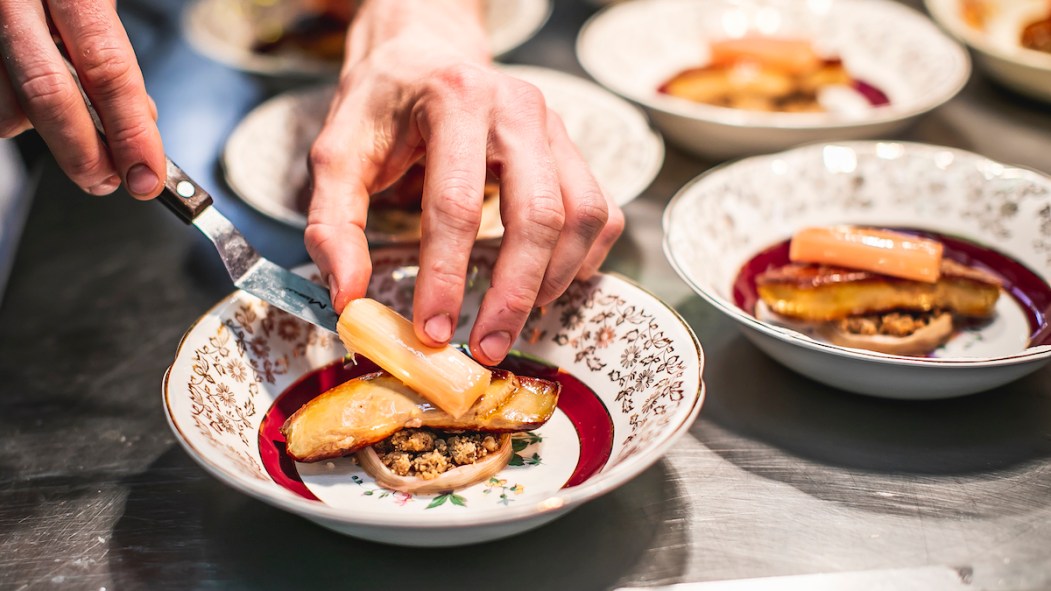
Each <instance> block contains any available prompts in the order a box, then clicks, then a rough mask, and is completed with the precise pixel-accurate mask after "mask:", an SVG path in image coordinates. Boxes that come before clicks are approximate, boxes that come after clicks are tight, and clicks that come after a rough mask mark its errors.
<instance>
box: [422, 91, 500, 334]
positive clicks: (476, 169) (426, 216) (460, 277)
mask: <svg viewBox="0 0 1051 591" xmlns="http://www.w3.org/2000/svg"><path fill="white" fill-rule="evenodd" d="M470 102H472V103H473V101H470ZM421 127H422V128H423V129H422V133H423V136H424V137H426V138H427V152H428V157H427V168H426V176H425V178H424V189H423V204H422V205H423V214H422V215H423V217H422V224H421V230H422V231H421V244H420V272H419V275H418V277H417V279H416V291H415V296H414V301H413V320H414V324H415V327H416V334H417V336H418V337H419V338H420V340H422V341H423V342H424V343H426V344H428V345H432V346H438V345H444V344H446V343H448V342H449V339H451V338H452V333H453V330H454V329H455V327H456V322H455V319H456V318H459V316H460V306H461V304H462V303H463V292H464V278H465V276H466V274H467V265H468V262H469V260H470V257H471V248H472V246H473V245H474V241H475V237H476V236H477V235H478V227H479V224H480V223H481V215H482V200H483V188H484V185H485V175H486V164H485V162H486V154H485V152H486V144H487V137H488V134H489V129H488V125H486V122H485V120H484V119H483V118H482V117H479V116H478V114H477V113H475V112H471V110H469V109H463V108H456V109H453V110H446V109H445V108H444V106H435V108H434V110H432V111H430V112H424V113H423V114H421Z"/></svg>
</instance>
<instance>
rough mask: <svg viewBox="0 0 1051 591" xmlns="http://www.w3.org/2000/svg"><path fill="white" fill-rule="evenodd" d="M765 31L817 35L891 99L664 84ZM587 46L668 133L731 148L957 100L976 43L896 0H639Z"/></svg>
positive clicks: (826, 49) (747, 150) (583, 49)
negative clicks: (748, 101) (712, 100)
mask: <svg viewBox="0 0 1051 591" xmlns="http://www.w3.org/2000/svg"><path fill="white" fill-rule="evenodd" d="M745 34H762V35H770V36H780V37H795V38H804V39H811V40H813V42H814V44H815V47H816V48H817V49H818V50H819V51H820V52H822V53H823V54H827V55H835V56H839V57H840V58H842V60H843V63H844V65H845V66H846V68H847V70H848V71H849V72H850V73H851V75H852V76H853V77H854V78H855V79H858V80H861V81H864V82H866V83H868V84H870V85H872V86H875V87H876V88H878V89H880V90H881V91H883V92H884V93H885V94H886V95H887V97H888V98H889V99H890V104H889V105H885V106H880V107H872V108H867V109H861V110H855V111H852V112H840V113H832V112H828V113H769V112H758V111H746V110H742V109H733V108H726V107H717V106H712V105H705V104H699V103H695V102H692V101H688V100H685V99H681V98H677V97H672V96H668V95H665V94H662V93H660V92H659V91H658V88H659V87H660V86H661V85H662V84H663V83H664V82H666V81H667V80H668V79H670V78H671V77H672V76H674V75H676V74H678V73H679V72H681V71H683V70H685V69H687V68H691V67H698V66H701V65H704V63H705V62H706V61H707V60H708V52H709V50H708V48H709V44H710V43H711V42H712V41H716V40H720V39H725V38H732V37H740V36H743V35H745ZM577 56H578V59H579V60H580V63H581V64H582V65H583V67H584V69H585V70H587V72H588V73H589V74H590V75H591V76H592V77H594V78H595V79H596V80H597V81H598V82H599V83H601V84H603V85H605V86H606V87H608V88H610V89H612V90H613V91H614V92H617V93H619V94H621V95H623V96H625V97H627V98H629V99H631V100H634V101H636V102H638V103H639V104H641V105H643V106H645V107H646V108H647V109H648V110H649V112H650V114H651V116H652V117H653V119H654V121H655V123H656V124H657V126H658V127H659V128H660V129H661V131H662V132H663V133H664V135H665V137H666V138H668V139H669V140H670V141H672V142H674V143H676V144H678V145H680V146H682V147H683V148H685V149H687V150H690V151H692V152H694V153H696V154H698V155H700V156H703V157H710V158H720V159H721V158H728V157H733V156H740V155H747V154H757V153H763V152H769V151H774V150H779V149H784V148H786V147H789V146H793V145H798V144H801V143H808V142H814V141H822V140H844V139H861V138H873V137H882V136H886V135H888V134H891V133H893V132H894V131H896V130H898V129H900V128H902V127H904V126H905V125H906V124H908V123H909V122H910V121H911V120H913V119H914V118H915V117H917V116H919V115H921V114H923V113H926V112H927V111H929V110H931V109H933V108H935V107H937V106H939V105H941V104H942V103H944V102H946V101H948V100H949V99H951V98H952V97H953V96H955V95H956V93H957V92H959V90H960V89H961V88H962V87H963V85H964V84H965V83H966V82H967V79H968V77H969V75H970V60H969V58H968V56H967V52H966V51H964V49H963V48H962V47H960V46H959V45H958V44H957V43H956V42H954V41H953V40H951V39H950V38H949V37H947V36H946V35H944V34H943V33H942V32H941V31H939V30H938V28H937V27H936V26H935V25H934V24H933V23H931V22H930V21H929V20H928V19H927V18H926V17H924V16H923V15H922V14H920V13H918V12H916V11H915V10H912V9H910V8H907V7H905V6H902V5H900V4H898V3H896V2H891V1H889V0H834V1H833V0H810V1H808V2H794V3H786V2H738V1H732V0H633V1H631V2H625V3H623V4H617V5H614V6H610V7H608V8H606V9H604V10H602V11H601V12H599V13H598V14H597V15H595V16H594V17H592V19H591V20H590V21H588V23H587V24H585V26H584V28H583V29H582V30H581V32H580V35H579V37H578V39H577Z"/></svg>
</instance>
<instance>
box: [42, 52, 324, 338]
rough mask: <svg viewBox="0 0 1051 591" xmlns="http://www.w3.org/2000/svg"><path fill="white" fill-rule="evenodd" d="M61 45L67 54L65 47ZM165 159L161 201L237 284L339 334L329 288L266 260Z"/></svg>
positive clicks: (100, 130)
mask: <svg viewBox="0 0 1051 591" xmlns="http://www.w3.org/2000/svg"><path fill="white" fill-rule="evenodd" d="M61 49H62V51H63V53H64V52H65V50H64V48H61ZM64 57H65V56H64ZM66 67H67V68H68V69H69V71H70V73H71V74H72V75H73V80H75V81H76V83H77V86H78V87H79V88H80V94H81V96H82V97H83V99H84V104H85V105H86V106H87V108H88V112H89V113H90V114H91V119H92V121H94V123H95V130H96V131H98V134H99V137H100V138H102V141H103V142H105V141H106V130H105V128H103V126H102V120H101V119H100V118H99V115H98V113H97V112H96V111H95V107H94V106H93V105H92V104H91V99H90V98H89V97H88V95H87V93H86V92H85V91H84V87H83V86H82V85H81V84H80V78H79V77H78V76H77V71H76V68H74V67H73V64H72V63H70V61H69V58H68V57H66ZM164 158H165V162H166V165H167V168H168V178H167V180H166V181H165V182H164V191H162V192H161V194H160V195H159V196H158V197H157V199H158V200H159V201H160V202H161V203H162V204H164V205H165V206H166V207H167V208H168V209H169V210H171V211H172V212H173V213H175V215H177V216H179V218H180V219H182V220H183V221H184V222H186V223H187V224H193V225H194V226H195V227H196V228H197V229H198V230H200V231H201V232H202V233H203V234H204V235H205V236H207V237H208V239H209V240H211V241H212V244H214V245H215V249H216V250H217V251H218V252H219V257H220V258H221V259H222V261H223V264H224V265H225V266H226V270H227V272H228V273H229V274H230V278H231V279H232V280H233V282H234V285H235V286H237V287H238V288H240V289H242V290H244V291H246V292H248V293H250V294H252V295H254V296H256V297H257V298H259V299H261V300H263V301H264V302H267V303H268V304H270V305H272V306H275V307H277V308H280V309H281V310H284V311H285V312H288V313H289V314H292V315H293V316H295V317H297V318H300V319H302V320H306V321H307V322H309V323H311V324H316V325H317V326H320V327H321V328H324V329H326V330H330V331H332V332H336V323H337V322H338V321H339V315H338V314H336V311H335V310H334V309H333V308H332V304H331V303H330V299H329V293H328V290H327V289H325V288H324V287H322V286H320V285H318V284H316V283H314V282H313V281H310V280H308V279H306V278H304V277H301V276H299V275H296V274H295V273H293V272H291V271H289V270H288V269H285V268H283V267H281V266H279V265H277V264H274V263H273V262H271V261H269V260H267V259H265V258H263V257H262V256H261V255H260V254H259V252H258V251H256V249H254V248H252V245H251V244H249V243H248V241H247V240H245V237H244V235H242V234H241V232H240V231H238V229H237V228H236V227H234V225H233V223H232V222H231V221H230V220H229V219H227V218H226V216H224V215H223V214H222V213H220V212H219V210H217V209H216V208H215V205H213V203H212V197H211V195H209V194H208V192H207V191H205V190H204V189H203V188H202V187H201V186H200V185H199V184H198V183H197V182H196V181H194V180H193V179H192V178H190V176H189V175H188V174H186V172H184V171H183V170H182V169H181V168H179V167H178V166H177V165H176V164H175V163H174V162H172V160H171V158H169V157H168V156H167V155H165V156H164Z"/></svg>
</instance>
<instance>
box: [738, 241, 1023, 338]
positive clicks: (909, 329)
mask: <svg viewBox="0 0 1051 591" xmlns="http://www.w3.org/2000/svg"><path fill="white" fill-rule="evenodd" d="M785 246H786V245H785V244H784V243H782V244H779V245H777V246H775V247H772V248H771V249H767V250H765V251H763V253H761V254H760V255H758V256H757V257H756V258H754V259H752V260H751V261H749V263H746V264H745V266H744V268H743V269H742V271H741V273H740V274H739V275H738V279H737V281H736V282H735V289H734V291H735V296H736V298H737V302H738V304H739V305H741V306H743V307H744V308H745V310H746V311H750V312H752V313H753V314H755V316H756V318H758V319H760V320H763V321H766V322H770V323H772V324H777V325H781V326H787V327H789V328H794V329H797V330H801V331H804V332H806V333H807V334H810V335H812V336H814V337H815V338H820V339H822V340H825V341H827V342H829V343H832V344H835V345H839V346H843V347H851V348H855V349H865V350H869V351H876V352H880V353H888V354H892V355H913V356H927V355H931V354H933V353H934V351H935V350H937V349H938V348H940V347H942V346H943V345H945V343H946V342H947V341H948V340H949V339H950V338H951V337H953V336H954V335H955V334H957V333H958V332H959V331H960V330H961V329H962V328H963V327H973V326H978V325H980V324H982V323H988V322H990V321H992V319H993V316H994V315H995V314H996V303H997V300H998V299H999V298H1000V295H1001V291H1002V289H1003V287H1002V286H1003V280H1002V279H1001V278H1000V277H999V276H997V275H996V274H995V273H994V272H993V271H992V270H989V269H987V268H985V267H984V266H980V265H977V264H975V262H973V261H967V262H960V261H957V260H953V259H952V258H949V256H944V255H945V253H944V251H945V248H946V246H945V243H944V242H943V241H942V240H937V239H933V238H930V237H927V236H920V235H917V234H909V233H904V232H899V231H890V230H886V229H874V228H860V227H854V226H831V227H819V228H805V229H802V230H800V231H798V232H796V233H795V235H793V237H792V238H791V239H790V240H789V241H788V242H787V246H788V261H787V262H784V261H783V260H778V259H780V258H781V257H783V256H784V250H785V248H784V247H785ZM959 254H960V253H959V252H958V251H956V250H953V249H951V248H950V253H949V255H950V256H952V255H957V256H958V258H960V259H963V260H966V259H967V257H963V256H959ZM760 269H762V270H760ZM756 296H757V297H756Z"/></svg>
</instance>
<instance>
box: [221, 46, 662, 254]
mask: <svg viewBox="0 0 1051 591" xmlns="http://www.w3.org/2000/svg"><path fill="white" fill-rule="evenodd" d="M501 69H502V70H503V71H505V72H507V73H508V74H510V75H512V76H516V77H518V78H521V79H523V80H526V81H527V82H530V83H532V84H534V85H536V86H537V87H538V88H539V89H540V90H541V91H542V92H543V93H544V98H545V100H546V101H547V104H548V106H549V107H550V108H551V109H553V110H554V111H555V112H556V113H558V114H559V115H561V117H562V120H563V122H564V123H565V125H566V130H567V131H568V132H569V135H570V137H571V138H572V139H573V141H574V143H576V145H577V147H578V148H579V149H580V151H581V153H582V154H583V156H584V158H585V160H587V162H588V164H589V166H590V167H591V171H592V173H593V174H594V175H595V178H596V180H597V181H598V183H599V185H601V186H602V188H603V190H605V191H606V192H607V194H609V195H610V197H611V198H612V199H613V200H614V201H615V202H616V203H617V204H618V205H625V204H626V203H628V202H629V201H631V200H632V199H634V198H635V197H637V196H638V195H639V194H640V193H642V192H643V191H644V190H645V189H646V187H648V186H649V184H650V183H651V182H652V181H653V179H654V178H655V177H656V176H657V173H658V172H660V169H661V166H662V165H663V164H664V141H663V140H662V139H661V136H660V134H658V133H657V132H656V131H654V130H653V129H652V128H651V127H650V124H649V121H648V120H647V119H646V116H645V114H643V113H642V111H641V110H639V109H638V108H637V107H635V106H634V105H632V104H630V103H628V102H627V101H625V100H623V99H621V98H619V97H617V96H615V95H613V94H611V93H609V92H608V91H606V90H605V89H603V88H601V87H599V86H598V85H596V84H594V83H592V82H590V81H588V80H584V79H582V78H579V77H577V76H572V75H570V74H566V73H563V72H559V71H556V70H549V69H546V68H538V67H532V66H501ZM332 93H333V89H332V87H330V86H324V87H318V88H313V89H308V90H297V91H290V92H286V93H284V94H281V95H278V96H276V97H274V98H272V99H270V100H269V101H267V102H265V103H263V104H262V105H260V106H258V107H256V109H254V110H253V111H252V112H251V113H249V114H248V116H246V117H245V119H244V120H243V121H242V122H241V123H240V124H239V125H238V126H237V128H236V129H235V130H234V131H233V133H232V134H231V135H230V138H229V139H228V140H227V142H226V147H225V148H224V150H223V169H224V171H225V173H226V181H227V184H229V185H230V188H231V189H233V191H234V192H235V193H237V195H238V196H239V197H241V198H242V199H243V200H244V201H245V202H246V203H248V204H249V205H251V206H252V207H254V208H255V209H257V210H259V211H260V212H262V213H264V214H266V215H268V216H270V217H272V218H274V219H277V220H280V221H282V222H285V223H286V224H289V225H292V226H295V227H297V228H303V227H305V226H306V216H305V215H304V214H303V212H302V208H301V206H299V205H298V204H297V201H300V199H299V197H298V195H299V194H300V191H301V189H302V188H303V186H305V185H306V183H307V175H308V172H307V153H308V151H309V149H310V145H311V144H312V143H313V141H314V138H315V137H316V136H317V134H318V131H320V129H321V123H322V121H323V120H324V117H325V113H326V112H327V110H328V103H329V102H330V100H331V97H332ZM489 217H494V216H489ZM495 218H496V219H495V220H493V221H492V222H491V223H483V228H482V230H481V232H480V236H481V237H483V238H494V237H498V236H500V235H501V234H502V233H503V227H502V226H500V225H499V216H498V214H497V215H496V216H495ZM372 219H373V220H375V219H378V218H375V217H373V218H372ZM366 233H367V234H368V236H369V239H370V241H373V242H384V243H390V242H404V241H415V240H418V239H419V235H418V232H400V233H392V232H391V231H389V230H384V229H383V228H382V227H379V226H377V227H369V228H366Z"/></svg>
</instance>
